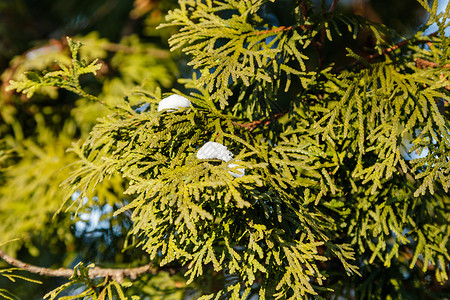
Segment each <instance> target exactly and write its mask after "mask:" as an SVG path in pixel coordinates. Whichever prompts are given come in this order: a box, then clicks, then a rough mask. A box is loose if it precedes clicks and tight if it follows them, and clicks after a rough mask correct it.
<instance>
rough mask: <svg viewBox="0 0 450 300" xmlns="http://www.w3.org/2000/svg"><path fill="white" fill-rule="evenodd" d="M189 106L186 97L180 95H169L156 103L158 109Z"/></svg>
mask: <svg viewBox="0 0 450 300" xmlns="http://www.w3.org/2000/svg"><path fill="white" fill-rule="evenodd" d="M190 106H191V101H189V100H188V99H187V98H186V97H183V96H180V95H170V96H169V97H166V98H164V99H162V100H161V101H160V102H159V104H158V111H163V110H164V109H167V110H168V111H175V110H177V109H179V108H183V107H185V108H188V107H190Z"/></svg>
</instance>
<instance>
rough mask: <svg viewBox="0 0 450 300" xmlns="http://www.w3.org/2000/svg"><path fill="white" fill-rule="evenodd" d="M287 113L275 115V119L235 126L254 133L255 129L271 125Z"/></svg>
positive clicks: (235, 123)
mask: <svg viewBox="0 0 450 300" xmlns="http://www.w3.org/2000/svg"><path fill="white" fill-rule="evenodd" d="M287 113H288V111H284V112H282V113H278V114H275V115H274V116H273V117H271V118H269V119H265V120H256V121H253V122H250V123H244V124H241V123H237V122H233V125H235V126H239V127H242V128H245V129H248V130H250V131H252V130H253V129H255V128H256V127H258V126H260V125H262V126H265V125H269V124H270V123H271V122H272V121H274V120H276V119H279V118H281V117H282V116H284V115H285V114H287Z"/></svg>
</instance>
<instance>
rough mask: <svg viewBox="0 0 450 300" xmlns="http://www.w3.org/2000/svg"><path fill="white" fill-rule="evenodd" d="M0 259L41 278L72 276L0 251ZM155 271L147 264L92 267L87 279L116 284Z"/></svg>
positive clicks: (71, 270)
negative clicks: (112, 267)
mask: <svg viewBox="0 0 450 300" xmlns="http://www.w3.org/2000/svg"><path fill="white" fill-rule="evenodd" d="M0 257H1V258H2V259H3V260H5V261H6V262H7V263H8V264H10V265H12V266H15V267H17V268H20V269H24V270H26V271H28V272H31V273H35V274H39V275H43V276H49V277H66V278H70V277H71V276H72V275H73V269H64V268H59V269H49V268H43V267H38V266H34V265H30V264H27V263H24V262H23V261H20V260H18V259H15V258H13V257H11V256H9V255H8V254H6V253H5V252H3V251H1V250H0ZM157 271H158V270H157V269H155V268H154V267H153V265H152V264H147V265H145V266H142V267H137V268H125V269H104V268H99V267H94V268H92V269H89V278H91V279H93V278H97V277H107V276H108V277H111V278H112V279H115V280H116V281H118V282H122V281H123V279H124V278H125V277H127V278H130V279H131V280H134V279H136V278H137V277H138V276H140V275H142V274H148V273H151V274H156V273H157Z"/></svg>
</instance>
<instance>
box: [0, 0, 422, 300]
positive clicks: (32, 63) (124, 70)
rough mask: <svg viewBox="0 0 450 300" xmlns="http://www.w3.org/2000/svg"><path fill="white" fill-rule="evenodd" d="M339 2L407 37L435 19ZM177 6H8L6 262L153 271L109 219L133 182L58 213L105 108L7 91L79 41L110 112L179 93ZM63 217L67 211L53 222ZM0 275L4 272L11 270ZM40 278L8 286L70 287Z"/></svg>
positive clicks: (1, 228) (1, 188)
mask: <svg viewBox="0 0 450 300" xmlns="http://www.w3.org/2000/svg"><path fill="white" fill-rule="evenodd" d="M285 2H286V3H285V5H279V4H278V5H272V6H268V9H269V10H270V14H271V15H272V16H274V17H275V18H276V19H277V20H278V21H279V23H280V25H289V24H292V20H291V18H292V15H291V14H290V13H289V7H292V5H293V4H295V1H294V0H285ZM318 2H320V1H318ZM329 2H331V1H329ZM339 3H340V4H339V6H338V9H341V10H344V11H352V12H354V13H357V14H360V15H362V16H364V17H366V18H368V19H370V20H372V21H376V22H381V23H385V24H386V25H388V26H389V27H392V28H394V29H396V30H397V31H398V32H399V36H408V35H410V34H411V33H412V32H414V30H415V29H416V28H417V27H418V26H419V25H420V24H421V23H423V22H424V20H425V19H426V13H425V12H424V11H423V9H421V8H420V7H419V5H418V4H417V2H416V1H415V0H396V1H392V0H376V1H375V0H373V1H365V0H342V1H340V2H339ZM176 6H177V1H175V0H165V1H162V0H134V1H133V0H109V1H102V0H64V1H59V0H57V1H55V0H40V1H37V0H11V1H0V74H1V77H0V84H1V89H0V220H1V222H0V237H1V239H0V242H6V241H9V240H12V239H16V238H18V239H19V240H17V241H13V242H10V243H8V244H6V245H4V246H3V247H2V249H3V250H5V251H7V252H8V254H10V255H12V256H15V257H18V258H19V259H21V260H23V261H26V262H29V263H33V264H36V265H39V266H43V267H73V266H74V265H76V264H77V262H79V261H80V260H82V261H85V262H95V263H96V264H97V265H101V266H105V267H108V266H112V265H115V266H120V265H121V264H123V265H125V264H128V263H130V262H131V263H132V265H133V266H138V265H142V264H145V263H146V258H145V257H146V256H145V255H144V253H143V252H139V251H137V250H133V251H131V250H130V251H127V250H125V251H122V250H123V249H124V241H125V235H126V232H127V228H129V226H130V224H129V222H130V221H129V219H127V215H126V214H121V215H119V216H117V217H113V216H112V213H113V211H114V210H116V209H117V208H118V205H120V204H121V203H124V202H125V203H126V201H127V199H124V198H123V197H124V196H123V193H122V192H123V190H124V189H125V188H126V182H123V181H122V179H121V178H119V177H117V178H116V177H113V178H112V179H111V180H109V181H103V182H101V183H100V186H99V187H98V189H97V193H96V195H95V197H94V195H92V197H90V198H89V199H84V205H83V207H82V208H81V209H80V211H79V212H78V214H77V215H75V213H74V209H69V210H67V212H65V211H66V207H62V208H61V207H60V206H61V203H63V200H64V199H67V198H70V197H72V198H76V196H77V195H76V194H75V195H67V194H64V193H63V192H62V191H61V189H60V188H59V185H60V184H61V182H62V181H64V179H65V178H66V175H67V174H68V173H69V172H70V171H71V168H72V167H71V163H73V162H74V161H75V160H76V157H75V156H74V154H73V153H68V152H66V150H67V149H68V148H70V147H71V144H72V143H73V142H75V141H77V140H79V139H82V138H83V137H85V136H86V135H87V133H88V132H89V131H90V130H91V128H92V127H93V125H94V124H95V121H96V119H97V118H99V117H101V116H103V115H105V114H106V113H107V111H106V109H105V108H104V107H103V106H102V105H100V104H99V103H93V102H89V101H88V100H87V99H84V98H80V97H79V96H77V95H74V94H71V93H68V92H65V91H61V90H56V89H54V88H47V89H42V90H40V91H39V92H37V93H36V94H35V95H34V96H33V97H32V98H30V99H28V98H26V97H25V96H24V95H20V94H17V93H14V92H7V91H6V86H7V85H8V82H9V80H12V79H16V80H17V79H20V76H24V75H23V73H24V72H25V71H27V70H43V69H50V70H51V69H57V68H58V66H57V65H56V64H55V61H56V60H58V61H61V62H63V63H64V62H70V54H69V51H68V46H67V42H66V39H65V37H66V36H71V37H73V38H74V39H75V40H79V41H81V42H82V43H83V44H84V46H83V47H82V49H81V52H80V55H81V58H82V59H85V60H87V61H91V60H93V59H96V58H98V59H99V60H100V62H101V63H102V68H101V69H100V70H99V72H98V73H97V76H96V78H94V77H93V76H90V75H86V76H85V77H84V78H82V86H83V87H84V89H85V91H87V92H88V93H90V94H93V95H96V96H98V97H100V98H101V99H102V100H103V101H105V102H107V103H108V104H111V105H114V104H116V103H118V102H119V101H120V100H121V99H123V98H124V97H127V99H128V100H129V101H130V102H131V103H132V104H136V105H138V104H139V103H141V102H143V101H142V100H141V99H142V97H143V95H145V94H146V93H147V92H149V91H150V92H153V91H155V90H157V89H158V88H159V89H161V91H162V92H168V91H170V90H171V89H172V88H180V89H181V86H180V85H179V84H178V83H177V79H179V78H182V77H189V76H190V74H191V73H192V70H191V69H189V68H188V67H187V66H186V62H187V58H186V57H183V56H182V54H181V52H175V53H171V52H169V50H168V48H169V47H168V44H167V40H168V38H169V37H170V36H171V35H172V34H173V33H174V30H175V29H174V28H172V27H166V28H164V29H162V30H156V26H157V25H159V24H160V23H161V22H163V21H164V16H165V14H166V13H167V11H168V10H170V9H172V8H175V7H176ZM371 42H372V41H371V37H370V36H369V35H367V36H364V35H361V37H360V38H359V39H358V40H356V41H351V38H350V37H348V38H346V37H345V36H344V37H342V38H341V39H340V40H337V41H336V43H347V44H349V46H350V47H352V49H356V50H359V53H362V52H363V51H364V49H365V47H366V46H367V45H370V43H371ZM330 48H332V47H330ZM330 48H329V49H330ZM336 48H342V49H344V47H336ZM325 55H326V57H329V59H330V61H338V60H339V58H342V64H345V59H344V57H345V53H336V52H327V53H325ZM58 209H61V210H62V212H63V213H61V214H58V215H55V212H56V211H58ZM0 266H2V267H5V268H6V267H7V265H6V264H5V263H0ZM207 275H208V274H205V278H207ZM40 280H42V281H43V282H44V283H43V284H42V285H39V284H36V283H29V282H25V281H24V282H21V281H18V282H16V283H15V284H14V285H13V286H12V287H11V284H10V281H8V280H7V279H1V280H0V289H1V288H8V289H9V290H10V291H11V292H13V293H15V294H16V295H17V296H19V297H21V298H22V299H42V297H43V295H44V294H45V293H46V292H48V291H49V290H50V289H52V288H54V287H56V286H59V285H60V284H61V283H62V282H63V281H61V280H60V279H55V278H47V279H46V278H40ZM139 280H140V282H137V283H136V284H135V287H136V288H139V287H140V288H139V289H140V291H141V293H142V294H141V296H142V297H143V298H144V296H145V295H151V297H150V299H182V298H183V297H186V295H189V294H190V293H192V292H190V291H187V290H186V288H185V280H184V279H183V278H182V277H178V276H169V273H168V272H161V273H160V274H159V275H157V276H150V275H148V276H147V275H146V276H143V277H142V278H141V279H139ZM23 285H26V286H27V288H26V289H25V288H23ZM213 286H214V283H213V282H204V284H203V286H202V288H203V289H205V288H206V289H213ZM129 292H130V294H133V293H134V292H133V291H129ZM191 296H195V294H191Z"/></svg>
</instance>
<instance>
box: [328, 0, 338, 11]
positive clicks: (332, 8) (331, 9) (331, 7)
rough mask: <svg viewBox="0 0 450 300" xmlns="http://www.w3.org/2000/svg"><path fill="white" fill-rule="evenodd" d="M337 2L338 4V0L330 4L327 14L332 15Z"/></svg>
mask: <svg viewBox="0 0 450 300" xmlns="http://www.w3.org/2000/svg"><path fill="white" fill-rule="evenodd" d="M338 2H339V0H333V2H332V3H331V6H330V9H329V10H328V13H332V12H333V11H334V10H335V9H336V6H337V4H338Z"/></svg>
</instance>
